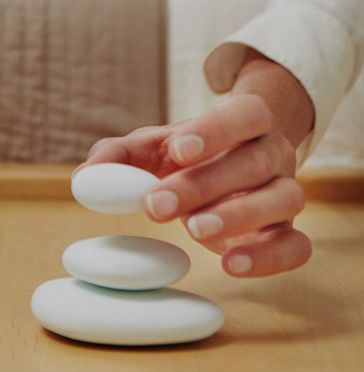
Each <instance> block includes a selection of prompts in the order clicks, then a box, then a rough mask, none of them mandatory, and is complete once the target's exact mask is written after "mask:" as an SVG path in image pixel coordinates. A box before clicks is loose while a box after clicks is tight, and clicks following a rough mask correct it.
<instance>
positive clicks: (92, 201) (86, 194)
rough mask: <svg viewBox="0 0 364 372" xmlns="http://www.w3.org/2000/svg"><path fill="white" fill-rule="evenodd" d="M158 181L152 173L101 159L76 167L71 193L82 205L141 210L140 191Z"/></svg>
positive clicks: (118, 210)
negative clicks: (100, 160)
mask: <svg viewBox="0 0 364 372" xmlns="http://www.w3.org/2000/svg"><path fill="white" fill-rule="evenodd" d="M157 182H158V178H157V177H155V176H154V175H153V174H151V173H149V172H147V171H145V170H143V169H140V168H135V167H132V166H130V165H126V164H117V163H102V164H95V165H90V166H87V167H85V168H82V169H81V170H79V171H78V172H77V173H76V175H75V176H74V177H73V179H72V194H73V196H74V197H75V199H76V200H77V201H78V202H79V203H80V204H81V205H83V206H84V207H86V208H88V209H91V210H93V211H95V212H100V213H107V214H131V213H137V212H141V211H143V204H142V199H143V195H144V194H145V193H146V192H147V191H148V189H150V188H151V187H152V186H154V185H155V184H156V183H157Z"/></svg>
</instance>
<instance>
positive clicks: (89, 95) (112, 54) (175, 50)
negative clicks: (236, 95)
mask: <svg viewBox="0 0 364 372" xmlns="http://www.w3.org/2000/svg"><path fill="white" fill-rule="evenodd" d="M267 1H268V0H224V1H220V0H168V12H169V22H168V23H169V27H168V29H165V17H164V16H165V14H164V13H165V8H164V5H165V2H166V1H164V0H138V1H135V0H103V1H101V0H0V161H26V162H27V161H36V162H44V161H47V162H68V161H81V160H82V159H83V158H84V157H85V155H86V153H87V150H88V149H89V147H90V146H91V145H92V144H93V143H94V142H95V141H96V140H97V139H99V138H102V137H108V136H120V135H124V134H126V133H128V132H130V131H131V130H133V129H134V128H137V127H140V126H144V125H150V124H163V123H165V122H166V108H167V107H166V102H165V99H166V92H165V89H164V83H165V81H164V79H165V75H166V73H167V72H168V81H169V85H168V93H169V94H168V102H167V103H168V109H169V121H171V122H175V121H180V120H183V119H185V118H189V117H193V116H196V115H199V114H200V113H201V112H203V111H204V110H205V109H207V108H208V107H209V106H211V105H212V104H213V103H214V102H215V101H217V100H218V99H220V98H221V97H216V96H214V95H213V94H212V93H211V92H210V91H209V90H208V88H207V84H206V82H205V80H204V76H203V71H202V65H203V62H204V59H205V57H206V56H207V54H208V53H209V51H210V50H211V49H212V48H213V47H214V46H216V45H217V44H218V43H219V41H221V40H223V39H224V38H225V37H226V36H227V35H229V34H231V33H232V32H234V31H235V30H237V29H238V28H239V27H241V25H242V24H243V23H244V22H246V21H247V20H249V19H250V18H251V17H252V16H254V15H255V14H257V12H259V11H261V10H262V9H263V8H264V6H265V5H266V3H267ZM167 34H168V49H169V53H168V68H167V66H166V65H165V55H164V42H165V37H166V35H167ZM363 121H364V76H361V78H360V79H359V81H358V82H357V84H356V85H355V87H354V89H353V90H352V91H351V92H350V94H349V95H348V97H347V98H346V99H345V101H344V102H343V104H342V106H341V108H340V110H339V111H338V113H337V115H336V117H335V120H334V122H333V123H332V126H331V129H330V130H329V131H328V132H327V134H326V136H325V138H324V141H323V143H322V144H321V145H320V146H319V148H318V149H317V150H316V152H315V154H314V156H313V157H311V158H310V159H309V160H308V162H307V163H306V167H320V166H322V165H324V166H338V165H339V166H343V167H347V166H350V167H360V168H363V167H364V123H363Z"/></svg>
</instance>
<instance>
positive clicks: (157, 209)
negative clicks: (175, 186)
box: [146, 190, 178, 219]
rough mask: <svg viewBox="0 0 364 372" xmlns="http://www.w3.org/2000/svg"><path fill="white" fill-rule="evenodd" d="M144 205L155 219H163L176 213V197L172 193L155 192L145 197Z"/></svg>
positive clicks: (166, 191)
mask: <svg viewBox="0 0 364 372" xmlns="http://www.w3.org/2000/svg"><path fill="white" fill-rule="evenodd" d="M146 204H147V208H148V210H149V212H150V213H151V214H152V215H153V216H154V217H155V218H158V219H159V218H165V217H169V216H172V215H173V214H174V213H176V211H177V207H178V197H177V195H176V194H175V193H174V192H172V191H168V190H165V191H156V192H154V193H151V194H148V195H147V197H146Z"/></svg>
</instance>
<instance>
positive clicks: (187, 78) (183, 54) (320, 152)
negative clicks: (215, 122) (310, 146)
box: [169, 0, 364, 168]
mask: <svg viewBox="0 0 364 372" xmlns="http://www.w3.org/2000/svg"><path fill="white" fill-rule="evenodd" d="M268 2H269V0H224V1H220V0H183V1H180V0H170V1H169V10H170V29H169V35H170V39H169V49H170V54H169V55H170V66H171V67H170V71H171V74H170V80H169V81H170V85H169V86H170V88H169V91H170V104H169V107H170V109H171V115H170V116H171V119H172V120H173V121H180V120H182V119H183V118H185V117H193V116H196V115H199V114H200V113H201V112H202V111H203V110H204V109H206V108H207V107H209V106H211V105H212V104H213V103H214V102H215V101H216V100H217V99H218V98H216V97H214V96H213V95H212V93H211V92H209V90H208V88H207V85H206V82H205V80H204V76H203V73H202V65H203V62H204V59H205V57H206V55H207V54H208V53H209V52H210V51H211V50H212V48H214V47H215V46H217V45H218V43H219V42H220V41H222V40H223V39H224V38H225V37H227V36H228V35H230V34H232V33H233V32H235V31H236V30H238V29H239V28H240V27H241V26H242V24H243V23H244V22H246V21H247V20H249V19H250V18H251V17H252V16H254V15H255V14H257V12H259V11H261V10H262V9H264V7H265V6H266V4H267V3H268ZM338 73H340V71H338ZM321 166H329V167H338V166H339V167H359V168H364V74H363V73H362V75H361V77H360V79H359V81H358V82H357V84H356V85H355V86H354V88H353V89H352V91H351V92H350V93H349V94H348V96H347V97H346V98H345V100H344V101H343V103H342V105H341V107H340V109H339V110H338V112H337V115H336V117H335V118H334V120H333V122H332V124H331V126H330V129H329V131H328V132H327V133H326V135H325V137H324V139H323V141H322V143H321V144H320V146H319V147H318V148H317V149H316V151H315V152H314V154H313V155H312V157H310V158H309V159H308V161H307V162H306V163H305V167H306V168H309V167H310V168H312V167H321Z"/></svg>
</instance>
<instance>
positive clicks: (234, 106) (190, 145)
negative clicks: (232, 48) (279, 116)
mask: <svg viewBox="0 0 364 372" xmlns="http://www.w3.org/2000/svg"><path fill="white" fill-rule="evenodd" d="M272 121H273V116H272V114H271V111H270V109H269V107H268V105H267V104H266V103H265V101H264V100H263V98H261V97H259V96H257V95H251V94H245V95H239V96H234V97H230V98H229V99H227V100H225V101H223V102H222V103H219V104H218V105H216V106H214V107H213V108H212V109H211V110H210V111H208V112H207V113H205V114H204V115H203V116H201V117H200V118H197V119H192V120H189V121H187V122H186V123H185V124H184V125H183V126H181V128H180V129H179V130H177V131H176V132H175V133H174V134H173V135H172V136H171V138H170V140H169V154H170V156H171V158H172V159H173V160H174V161H175V162H176V163H177V164H179V165H182V166H185V165H191V164H194V163H197V162H200V161H201V160H205V159H208V158H210V157H212V156H214V155H217V154H219V153H220V152H222V151H224V150H227V149H229V148H232V147H234V146H236V145H238V144H240V143H242V142H246V141H249V140H252V139H254V138H257V137H260V136H262V135H264V134H267V133H268V132H269V131H270V129H271V127H272Z"/></svg>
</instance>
